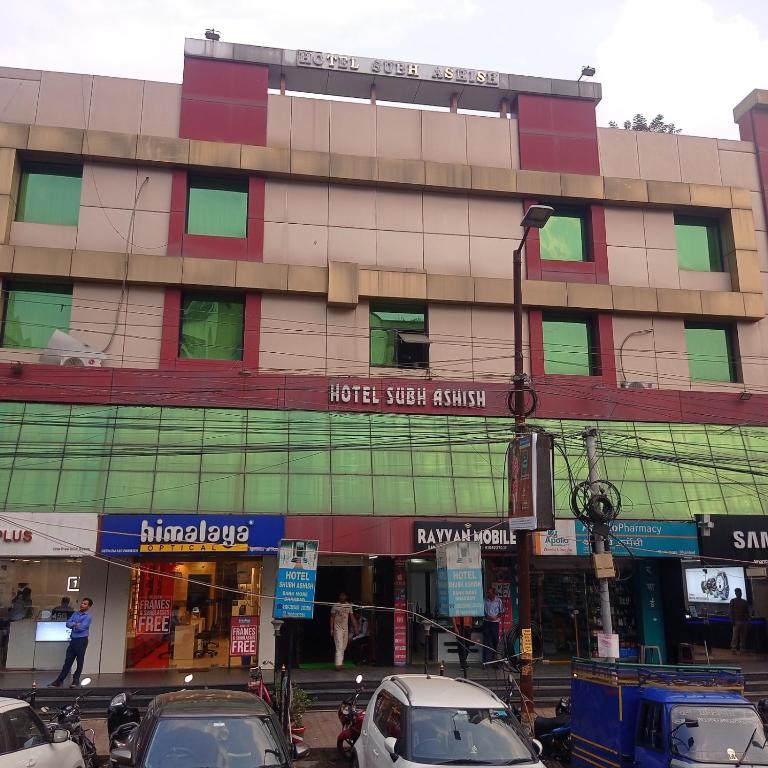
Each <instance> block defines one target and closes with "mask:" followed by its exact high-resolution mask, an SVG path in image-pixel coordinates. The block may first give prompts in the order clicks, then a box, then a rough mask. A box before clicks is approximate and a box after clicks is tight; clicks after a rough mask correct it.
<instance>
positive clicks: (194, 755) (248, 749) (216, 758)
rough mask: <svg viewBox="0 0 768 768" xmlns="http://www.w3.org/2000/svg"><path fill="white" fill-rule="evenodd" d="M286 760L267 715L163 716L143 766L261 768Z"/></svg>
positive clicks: (159, 767) (150, 767)
mask: <svg viewBox="0 0 768 768" xmlns="http://www.w3.org/2000/svg"><path fill="white" fill-rule="evenodd" d="M287 762H288V756H287V754H286V751H285V747H284V745H283V741H282V738H281V737H280V735H279V734H278V733H277V730H276V729H275V727H274V725H273V723H272V721H271V720H270V718H269V717H256V716H252V717H232V716H225V717H216V716H213V717H212V716H203V717H165V718H160V720H159V721H158V723H157V726H156V728H155V733H154V735H153V736H152V741H151V742H150V745H149V749H148V750H147V755H146V758H145V760H144V768H261V766H282V765H285V764H286V763H287Z"/></svg>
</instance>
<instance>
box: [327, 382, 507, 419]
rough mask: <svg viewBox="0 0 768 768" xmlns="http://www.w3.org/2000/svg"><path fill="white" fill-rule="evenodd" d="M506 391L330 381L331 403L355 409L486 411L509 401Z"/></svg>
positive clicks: (329, 397) (426, 383)
mask: <svg viewBox="0 0 768 768" xmlns="http://www.w3.org/2000/svg"><path fill="white" fill-rule="evenodd" d="M507 391H508V390H507V389H502V388H499V389H498V390H497V389H490V388H487V387H477V386H476V385H455V386H451V387H446V386H440V385H438V384H437V383H436V382H424V383H423V384H412V383H408V384H405V383H402V382H397V383H392V382H378V381H376V382H371V381H370V380H367V381H366V382H365V383H361V382H360V383H359V382H356V381H343V382H339V381H332V382H330V383H329V384H328V406H329V407H330V408H331V409H333V410H353V411H389V412H401V413H403V412H408V413H430V414H434V413H485V412H486V411H487V409H488V408H489V406H492V407H493V406H496V405H497V403H501V399H502V398H504V400H506V393H507ZM494 410H497V408H495V407H494Z"/></svg>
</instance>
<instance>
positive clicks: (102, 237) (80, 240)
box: [77, 206, 131, 253]
mask: <svg viewBox="0 0 768 768" xmlns="http://www.w3.org/2000/svg"><path fill="white" fill-rule="evenodd" d="M130 220H131V212H130V211H129V210H126V209H124V208H91V207H86V206H81V207H80V222H79V224H78V227H77V247H78V249H79V250H81V251H117V252H118V253H123V252H125V250H126V241H127V240H128V227H129V224H130Z"/></svg>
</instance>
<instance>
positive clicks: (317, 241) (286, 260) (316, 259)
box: [264, 221, 328, 267]
mask: <svg viewBox="0 0 768 768" xmlns="http://www.w3.org/2000/svg"><path fill="white" fill-rule="evenodd" d="M264 261H266V262H273V263H278V264H304V265H307V266H321V267H324V266H326V265H327V263H328V228H327V227H318V226H313V225H310V224H280V223H276V222H271V221H265V222H264Z"/></svg>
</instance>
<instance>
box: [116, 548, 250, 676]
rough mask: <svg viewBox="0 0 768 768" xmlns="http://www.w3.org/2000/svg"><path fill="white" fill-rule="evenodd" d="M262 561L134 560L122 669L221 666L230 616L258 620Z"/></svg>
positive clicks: (225, 662)
mask: <svg viewBox="0 0 768 768" xmlns="http://www.w3.org/2000/svg"><path fill="white" fill-rule="evenodd" d="M260 594H261V560H260V559H259V558H243V559H239V560H235V559H232V560H219V559H208V560H202V561H197V560H183V561H180V560H177V561H167V560H149V561H145V560H139V561H137V562H136V563H135V564H134V567H133V571H132V573H131V589H130V598H129V605H128V626H127V637H128V643H127V656H126V669H164V668H167V667H181V668H185V669H186V668H194V667H202V668H206V667H226V666H230V665H231V664H240V663H241V657H240V656H232V657H230V653H229V651H230V628H231V623H232V617H243V616H250V617H258V616H259V597H258V595H260Z"/></svg>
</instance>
